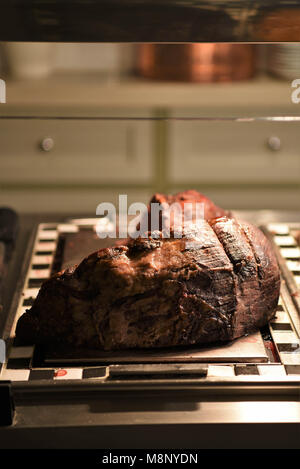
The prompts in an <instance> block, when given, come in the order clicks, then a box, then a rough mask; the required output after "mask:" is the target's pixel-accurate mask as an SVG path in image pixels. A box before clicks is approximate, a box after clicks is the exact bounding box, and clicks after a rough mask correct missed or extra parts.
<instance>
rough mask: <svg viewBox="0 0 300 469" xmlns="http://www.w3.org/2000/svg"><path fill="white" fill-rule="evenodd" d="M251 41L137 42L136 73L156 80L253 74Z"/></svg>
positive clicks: (231, 78)
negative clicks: (241, 42) (200, 42)
mask: <svg viewBox="0 0 300 469" xmlns="http://www.w3.org/2000/svg"><path fill="white" fill-rule="evenodd" d="M255 68H256V48H255V45H252V44H224V43H220V44H211V43H209V44H140V45H138V53H137V73H138V74H139V75H140V76H143V77H145V78H151V79H155V80H171V81H173V80H175V81H188V82H212V81H234V80H244V79H247V78H251V77H253V76H254V74H255Z"/></svg>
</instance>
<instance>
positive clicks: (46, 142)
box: [39, 137, 54, 151]
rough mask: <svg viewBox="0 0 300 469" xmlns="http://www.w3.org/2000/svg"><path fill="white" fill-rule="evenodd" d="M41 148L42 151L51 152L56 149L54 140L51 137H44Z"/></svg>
mask: <svg viewBox="0 0 300 469" xmlns="http://www.w3.org/2000/svg"><path fill="white" fill-rule="evenodd" d="M39 146H40V149H41V150H42V151H50V150H52V148H53V147H54V140H53V138H51V137H44V138H43V139H42V140H41V141H40V145H39Z"/></svg>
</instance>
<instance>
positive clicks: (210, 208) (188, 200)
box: [137, 190, 231, 236]
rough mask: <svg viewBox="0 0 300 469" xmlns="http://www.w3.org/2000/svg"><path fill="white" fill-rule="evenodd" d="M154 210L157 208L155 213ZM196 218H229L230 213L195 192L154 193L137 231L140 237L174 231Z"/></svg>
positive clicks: (195, 220)
mask: <svg viewBox="0 0 300 469" xmlns="http://www.w3.org/2000/svg"><path fill="white" fill-rule="evenodd" d="M171 207H173V209H171ZM155 208H157V212H156V210H155ZM176 209H179V210H176ZM199 209H200V210H199ZM156 213H157V216H156V217H155V215H156ZM197 216H198V217H199V219H200V220H201V219H205V220H210V219H212V218H219V217H223V216H227V217H231V213H230V212H227V211H226V210H223V209H222V208H221V207H218V206H217V205H215V204H214V203H213V202H212V201H211V200H210V199H209V198H208V197H206V196H205V195H203V194H201V192H198V191H196V190H187V191H183V192H178V193H177V194H174V195H166V194H160V193H156V194H154V195H153V197H152V198H151V200H150V202H149V204H148V211H147V213H146V214H145V215H144V216H143V218H142V220H144V224H143V222H142V223H141V224H138V225H137V230H138V233H139V234H140V235H142V236H143V234H144V233H145V232H148V231H153V230H170V229H171V230H173V231H174V230H178V229H180V228H181V227H183V226H185V225H187V224H189V223H196V222H197V221H198V220H197V218H196V217H197ZM141 225H142V226H143V229H142V226H141Z"/></svg>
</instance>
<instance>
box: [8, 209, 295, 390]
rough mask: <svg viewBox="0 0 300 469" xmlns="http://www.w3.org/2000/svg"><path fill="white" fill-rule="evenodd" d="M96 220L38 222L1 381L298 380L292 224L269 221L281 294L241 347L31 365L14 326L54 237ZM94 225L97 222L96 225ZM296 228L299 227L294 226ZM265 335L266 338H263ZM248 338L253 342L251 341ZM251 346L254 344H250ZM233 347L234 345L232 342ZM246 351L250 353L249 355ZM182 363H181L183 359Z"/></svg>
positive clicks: (48, 265) (31, 350) (44, 272)
mask: <svg viewBox="0 0 300 469" xmlns="http://www.w3.org/2000/svg"><path fill="white" fill-rule="evenodd" d="M97 223H99V219H78V220H70V221H68V222H67V223H65V224H56V223H43V224H40V225H39V226H38V228H37V232H36V236H35V240H34V244H33V249H32V253H31V257H30V261H29V265H28V268H27V272H26V275H25V278H24V282H23V288H22V294H21V295H19V297H18V299H17V301H16V302H15V304H16V307H15V310H14V311H12V315H13V319H12V322H11V323H12V327H11V329H10V333H9V337H8V338H7V356H6V361H5V363H4V364H3V365H2V369H1V374H0V380H10V381H11V382H28V381H36V380H38V381H40V382H41V383H44V384H49V383H51V382H53V381H61V380H71V381H72V382H73V383H75V382H78V381H80V382H82V381H84V380H90V379H96V380H97V382H98V383H101V382H103V383H105V382H107V381H110V382H111V381H112V380H115V382H124V380H125V381H126V380H127V381H129V380H131V381H132V380H135V381H140V380H142V381H143V383H146V382H147V381H153V379H154V380H156V382H158V380H167V382H168V383H170V382H171V381H172V380H175V381H176V382H178V380H183V381H184V382H185V383H187V381H189V382H192V381H193V380H194V381H197V382H199V378H201V380H202V381H209V380H214V381H215V380H218V381H230V380H233V381H235V382H236V381H237V382H238V381H241V382H243V380H244V379H245V375H246V376H247V377H254V378H255V379H260V378H261V379H263V380H264V381H268V380H279V381H283V382H284V381H288V380H289V379H293V380H295V379H296V380H299V381H300V341H299V330H300V328H299V311H300V309H298V306H299V298H298V288H299V287H300V282H299V279H300V275H299V274H298V273H300V248H299V247H298V245H297V242H296V239H295V237H294V236H293V232H294V231H295V229H296V228H297V227H296V226H295V227H294V226H291V225H289V224H276V225H275V224H272V225H268V226H266V227H264V231H265V232H266V233H267V235H268V236H269V237H270V239H272V242H274V243H275V249H276V251H277V254H278V257H279V263H280V266H281V270H282V274H283V281H282V289H281V296H280V300H279V304H278V309H277V312H276V316H275V318H274V319H273V320H272V321H271V322H270V324H269V327H268V328H267V332H266V331H261V332H258V333H257V334H256V335H253V336H249V337H248V338H242V339H238V340H237V341H236V344H238V346H239V347H240V348H238V349H237V348H236V349H234V348H233V354H232V355H231V356H230V354H229V356H227V357H226V356H225V358H224V356H222V355H219V356H218V355H216V356H214V357H210V358H205V353H204V356H203V354H202V355H201V353H200V355H199V356H196V357H195V358H194V359H192V360H190V361H188V362H185V360H178V361H177V360H176V356H175V357H174V358H173V360H172V362H169V363H167V362H164V361H160V359H159V357H158V358H157V359H156V360H153V362H151V359H150V361H149V360H148V362H147V363H146V364H145V363H141V362H139V361H137V362H135V361H134V360H131V363H129V364H128V363H127V364H126V363H125V364H124V363H122V361H120V362H118V359H114V360H112V361H111V362H110V361H109V359H108V360H106V363H101V364H99V361H97V360H95V363H94V364H93V363H90V362H89V363H87V364H85V363H81V364H78V362H76V361H75V363H72V361H70V362H69V363H67V365H65V366H60V365H57V364H54V365H53V366H51V364H49V363H48V364H47V363H44V364H43V366H40V365H39V364H36V360H35V359H34V357H35V353H36V350H35V346H19V345H17V344H16V343H15V340H14V335H15V327H16V323H17V320H18V318H19V317H20V316H21V315H22V314H23V313H24V312H25V310H26V309H27V308H28V307H30V305H31V304H32V302H33V300H34V299H35V298H36V296H37V294H38V291H39V287H40V285H41V283H42V282H43V281H44V280H45V279H47V278H49V276H50V275H51V272H52V268H53V263H54V260H55V256H56V253H57V249H58V244H59V239H60V236H61V235H62V234H66V233H76V232H78V231H79V230H80V229H82V228H84V229H87V228H90V229H95V227H96V224H97ZM100 223H101V227H102V229H103V230H109V229H110V227H109V221H108V220H107V219H105V218H103V219H101V221H100ZM98 228H99V226H98ZM299 229H300V226H299ZM264 334H265V335H266V334H267V335H269V337H264ZM243 340H244V341H246V342H247V347H248V348H247V352H246V353H245V355H244V356H243V357H242V358H241V357H239V356H238V354H239V353H241V354H242V353H243V352H242V350H243V347H242V345H243ZM251 342H252V345H251ZM255 344H256V345H255ZM262 344H263V352H262V353H253V357H252V358H251V353H252V352H251V350H252V346H254V345H255V346H256V347H258V349H259V347H261V346H262ZM234 347H236V345H234ZM249 351H250V353H249ZM182 362H183V363H182Z"/></svg>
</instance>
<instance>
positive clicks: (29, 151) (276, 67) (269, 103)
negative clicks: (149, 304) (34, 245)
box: [0, 43, 300, 215]
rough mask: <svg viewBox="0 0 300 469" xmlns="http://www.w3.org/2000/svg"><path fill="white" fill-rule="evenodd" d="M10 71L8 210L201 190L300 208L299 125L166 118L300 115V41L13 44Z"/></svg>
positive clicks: (86, 207)
mask: <svg viewBox="0 0 300 469" xmlns="http://www.w3.org/2000/svg"><path fill="white" fill-rule="evenodd" d="M0 77H1V78H2V79H4V80H5V82H6V103H5V104H4V103H2V104H0V115H1V116H5V117H6V118H4V119H1V121H0V200H1V205H2V206H4V205H7V206H10V207H11V208H14V209H15V210H17V211H18V212H22V213H45V214H49V213H67V214H70V215H72V214H75V213H81V214H83V213H86V214H92V215H93V214H95V210H96V206H97V205H98V204H99V203H100V202H103V201H105V202H114V203H117V201H118V195H119V194H127V195H128V202H129V203H131V202H147V201H149V199H150V197H151V195H152V194H153V193H154V192H170V193H175V192H177V191H179V190H184V189H192V188H193V189H198V190H199V191H201V192H203V193H205V194H206V195H207V196H209V197H211V198H212V199H213V200H214V201H215V203H217V204H218V205H221V206H223V207H227V208H232V209H283V210H285V209H286V210H299V200H300V197H299V196H300V132H299V125H300V123H291V122H275V123H272V122H262V121H256V122H247V121H245V122H239V123H237V122H233V121H229V122H224V121H223V122H222V121H214V120H213V119H209V120H207V121H196V120H193V119H192V120H188V119H186V120H180V119H178V120H176V119H173V120H168V119H167V117H173V118H174V117H185V118H191V117H208V118H213V117H220V116H222V117H253V116H273V115H279V116H282V115H299V114H300V104H295V103H293V102H292V100H291V93H292V91H293V88H292V87H291V82H292V81H293V80H294V79H297V78H300V46H299V45H298V44H266V45H250V44H247V45H241V44H232V45H230V44H219V45H217V44H189V45H188V44H185V45H183V44H172V45H167V44H160V45H158V44H108V43H104V44H101V43H100V44H99V43H97V44H84V43H80V44H76V43H72V44H71V43H70V44H66V43H61V44H58V43H1V44H0ZM299 96H300V93H299ZM12 116H18V117H20V119H12V118H11V117H12ZM68 116H69V117H76V118H79V117H89V118H90V119H73V120H72V119H66V117H68ZM97 116H98V117H103V118H104V117H105V118H106V119H100V120H97V119H94V118H95V117H97ZM22 117H23V119H22ZM29 117H32V118H29ZM47 117H50V118H52V119H47ZM55 117H57V119H55ZM114 117H119V118H125V117H128V118H129V119H128V120H126V119H116V120H114V119H113V118H114ZM153 118H156V119H153ZM157 118H159V119H157Z"/></svg>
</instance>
